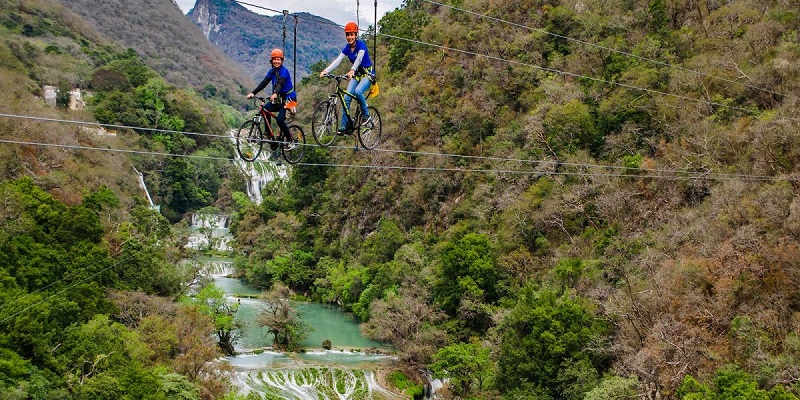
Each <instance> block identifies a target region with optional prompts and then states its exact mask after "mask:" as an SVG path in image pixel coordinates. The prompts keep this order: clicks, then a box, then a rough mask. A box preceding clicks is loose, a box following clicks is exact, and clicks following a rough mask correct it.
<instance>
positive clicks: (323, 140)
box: [311, 74, 383, 150]
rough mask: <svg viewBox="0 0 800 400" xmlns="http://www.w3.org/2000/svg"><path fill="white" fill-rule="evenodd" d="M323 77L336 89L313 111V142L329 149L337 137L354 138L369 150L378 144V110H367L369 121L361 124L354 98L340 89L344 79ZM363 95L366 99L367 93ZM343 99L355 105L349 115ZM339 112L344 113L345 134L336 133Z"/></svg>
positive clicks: (379, 126)
mask: <svg viewBox="0 0 800 400" xmlns="http://www.w3.org/2000/svg"><path fill="white" fill-rule="evenodd" d="M325 76H326V77H328V78H330V79H335V80H336V87H335V88H334V89H333V93H331V95H330V96H328V98H327V99H326V100H325V101H323V102H320V103H319V104H317V106H316V107H314V115H313V118H312V120H311V131H312V133H313V134H314V140H315V141H316V142H317V143H319V145H320V146H323V147H328V146H331V145H333V143H334V142H335V141H336V139H337V138H338V137H339V136H343V135H353V134H355V136H356V137H357V140H358V142H360V143H361V146H363V147H364V148H366V149H369V150H372V149H374V148H375V146H377V145H378V143H379V142H380V140H381V130H382V129H383V126H382V124H381V114H380V113H379V112H378V109H377V108H375V107H373V106H369V119H366V120H364V119H363V113H362V112H361V106H360V105H359V103H358V100H356V95H354V94H352V93H350V92H348V91H346V90H344V89H342V81H343V80H344V81H346V80H347V76H346V75H330V74H328V75H325ZM363 79H366V78H363ZM364 95H365V96H368V94H366V93H365V94H364ZM345 96H349V97H350V99H351V102H353V103H355V111H354V112H353V113H352V114H351V113H350V111H349V110H348V109H347V108H345V106H344V104H345V102H344V100H345ZM353 100H355V101H353ZM341 112H344V115H345V118H346V122H347V123H346V125H345V130H344V132H338V131H337V130H338V128H339V122H340V121H341V118H342V117H341V115H342V114H341Z"/></svg>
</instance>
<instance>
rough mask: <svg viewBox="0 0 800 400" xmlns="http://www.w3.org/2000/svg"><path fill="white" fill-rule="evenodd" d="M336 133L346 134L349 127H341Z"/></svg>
mask: <svg viewBox="0 0 800 400" xmlns="http://www.w3.org/2000/svg"><path fill="white" fill-rule="evenodd" d="M336 134H337V135H346V134H347V129H345V128H339V129H337V130H336Z"/></svg>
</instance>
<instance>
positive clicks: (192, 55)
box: [63, 0, 253, 93]
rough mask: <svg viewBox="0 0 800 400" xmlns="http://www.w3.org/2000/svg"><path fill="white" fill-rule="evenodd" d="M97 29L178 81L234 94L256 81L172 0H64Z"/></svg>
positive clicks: (164, 74) (160, 71) (170, 79)
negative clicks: (210, 39) (131, 49)
mask: <svg viewBox="0 0 800 400" xmlns="http://www.w3.org/2000/svg"><path fill="white" fill-rule="evenodd" d="M63 4H64V5H65V6H66V7H67V8H69V9H70V10H72V11H73V12H75V13H77V14H79V15H81V16H82V17H83V18H84V19H86V20H87V21H88V22H89V23H91V24H93V25H94V28H95V29H96V30H97V31H98V32H100V33H102V34H104V35H105V36H107V37H109V38H111V39H113V40H114V41H116V42H119V43H122V44H124V45H125V46H128V47H130V48H133V49H134V50H136V52H137V53H138V54H139V55H140V56H141V57H142V58H143V59H144V60H145V62H146V63H147V64H148V65H149V66H150V67H151V68H153V69H155V70H156V71H158V72H159V73H160V74H161V75H162V76H164V78H165V79H166V80H167V81H168V82H169V83H172V84H175V85H178V86H187V85H188V86H192V87H194V88H203V87H206V86H207V85H208V84H211V85H213V86H215V87H216V88H217V89H219V90H227V91H228V92H230V93H238V92H241V87H243V86H244V87H247V88H249V87H250V86H252V85H253V83H252V80H251V79H250V78H249V75H247V74H245V73H244V71H243V70H242V68H241V67H240V66H239V65H237V64H236V63H234V62H233V61H231V60H230V59H228V58H227V57H226V56H225V54H223V53H222V52H221V51H220V50H219V49H218V48H216V47H215V46H213V45H211V44H210V43H209V42H208V41H207V40H206V39H205V38H204V37H203V33H202V32H201V31H200V29H198V28H197V26H195V25H194V24H192V23H191V22H190V21H189V20H188V19H187V18H186V17H185V16H184V15H183V13H182V12H181V10H180V9H179V8H178V6H177V5H176V4H175V3H174V2H173V1H172V0H142V1H122V0H106V1H102V2H97V1H94V0H64V1H63Z"/></svg>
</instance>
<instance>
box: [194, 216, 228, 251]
mask: <svg viewBox="0 0 800 400" xmlns="http://www.w3.org/2000/svg"><path fill="white" fill-rule="evenodd" d="M190 228H191V230H192V233H191V234H190V235H189V239H188V243H187V244H186V245H185V246H184V247H187V248H192V249H205V248H213V249H214V250H218V251H231V250H232V248H231V246H230V241H231V235H230V234H229V232H230V230H229V229H228V216H227V215H225V214H198V213H195V214H192V226H191V227H190Z"/></svg>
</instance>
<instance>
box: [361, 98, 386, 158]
mask: <svg viewBox="0 0 800 400" xmlns="http://www.w3.org/2000/svg"><path fill="white" fill-rule="evenodd" d="M368 109H369V121H366V123H365V122H362V121H361V119H362V118H363V114H359V116H358V122H359V125H360V127H359V129H358V141H359V142H360V143H361V146H363V147H364V148H365V149H367V150H372V149H374V148H375V147H377V146H378V143H380V141H381V134H382V131H383V123H382V122H381V114H380V113H379V112H378V109H377V108H375V107H373V106H369V108H368Z"/></svg>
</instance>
